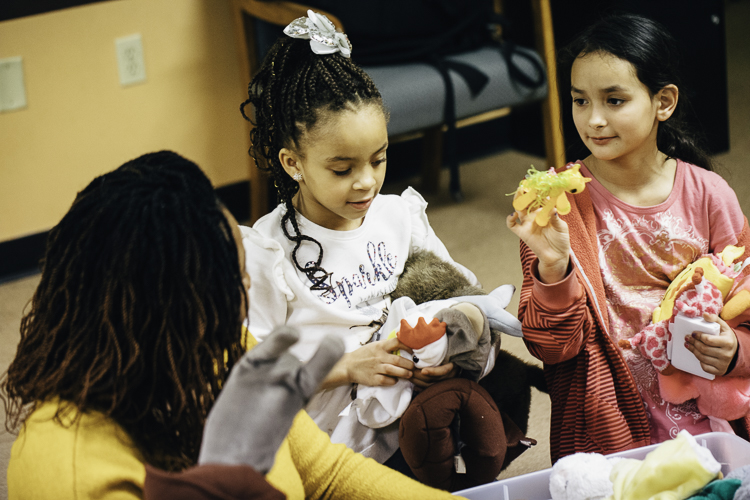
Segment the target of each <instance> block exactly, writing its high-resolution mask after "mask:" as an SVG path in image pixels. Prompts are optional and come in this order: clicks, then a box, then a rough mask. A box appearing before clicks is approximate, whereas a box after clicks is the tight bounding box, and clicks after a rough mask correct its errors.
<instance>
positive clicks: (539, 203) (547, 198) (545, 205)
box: [511, 163, 591, 226]
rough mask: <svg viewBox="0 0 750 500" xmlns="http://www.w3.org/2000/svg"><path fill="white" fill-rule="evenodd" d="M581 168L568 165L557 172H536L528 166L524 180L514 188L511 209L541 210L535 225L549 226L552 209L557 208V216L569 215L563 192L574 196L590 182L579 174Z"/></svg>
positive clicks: (550, 170) (552, 170)
mask: <svg viewBox="0 0 750 500" xmlns="http://www.w3.org/2000/svg"><path fill="white" fill-rule="evenodd" d="M580 168H581V165H580V164H578V163H576V164H574V165H568V166H566V167H565V168H564V169H562V170H561V171H559V172H558V171H556V170H555V169H554V168H550V169H549V170H546V171H541V172H540V171H539V170H537V169H535V168H534V167H531V168H530V169H529V170H528V173H527V174H526V177H525V178H524V180H522V181H521V182H520V184H519V185H518V189H516V191H515V193H511V194H515V196H516V197H515V199H514V200H513V208H514V209H515V210H519V211H520V210H525V209H527V210H528V211H529V212H531V211H534V210H536V209H538V208H540V207H541V210H540V211H539V213H537V215H536V217H535V218H534V220H535V221H536V223H537V224H538V225H539V226H546V225H547V224H548V223H549V219H550V216H551V215H552V209H553V208H557V212H558V213H559V214H560V215H565V214H567V213H569V212H570V202H569V201H568V198H567V196H566V194H565V193H571V194H576V193H580V192H581V191H583V190H584V189H586V183H587V182H590V181H591V179H589V178H588V177H584V176H582V175H581V172H580V171H579V170H580Z"/></svg>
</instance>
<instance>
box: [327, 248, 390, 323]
mask: <svg viewBox="0 0 750 500" xmlns="http://www.w3.org/2000/svg"><path fill="white" fill-rule="evenodd" d="M366 256H367V260H366V261H365V262H361V263H356V264H355V265H356V266H357V267H356V268H355V270H353V271H352V270H349V271H348V272H344V273H341V274H339V273H337V272H336V271H340V270H339V269H336V270H334V274H333V275H332V276H331V285H332V288H331V289H330V290H326V291H323V292H321V293H320V294H319V295H318V296H319V297H320V298H321V299H322V300H323V301H324V302H325V303H326V304H334V303H341V302H345V303H346V305H347V307H348V308H349V309H351V308H352V307H354V306H357V305H358V304H359V303H361V302H363V301H367V300H369V299H371V298H372V297H373V295H374V294H378V293H381V292H380V291H381V290H383V288H384V285H385V284H386V283H388V282H389V281H391V280H392V279H393V280H395V279H396V277H395V272H396V268H397V266H398V257H397V256H396V255H393V254H392V253H390V252H388V249H387V248H386V244H385V242H383V241H381V242H379V243H377V244H376V243H373V242H372V241H368V242H367V248H366ZM394 286H395V284H394ZM386 293H390V290H389V291H388V292H386Z"/></svg>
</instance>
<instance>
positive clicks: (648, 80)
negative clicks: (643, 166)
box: [559, 13, 713, 170]
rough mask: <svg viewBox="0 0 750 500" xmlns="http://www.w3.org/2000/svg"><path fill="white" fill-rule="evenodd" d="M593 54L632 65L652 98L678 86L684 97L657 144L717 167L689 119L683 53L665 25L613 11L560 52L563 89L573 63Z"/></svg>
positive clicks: (707, 166)
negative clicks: (681, 69)
mask: <svg viewBox="0 0 750 500" xmlns="http://www.w3.org/2000/svg"><path fill="white" fill-rule="evenodd" d="M594 52H604V53H609V54H612V55H614V56H615V57H618V58H620V59H622V60H624V61H628V62H629V63H630V64H632V65H633V68H635V72H636V76H637V77H638V79H639V80H640V81H641V82H642V83H643V84H644V85H645V86H646V87H647V88H648V90H649V92H650V94H651V95H652V96H653V95H656V94H657V93H658V92H659V91H660V90H661V89H663V88H664V87H666V86H667V85H670V84H673V85H676V86H677V88H678V89H680V97H679V101H678V104H677V107H676V108H675V111H674V113H673V114H672V116H671V117H670V118H669V119H667V120H666V121H663V122H661V123H660V124H659V130H658V132H657V136H656V145H657V147H658V148H659V150H660V151H662V152H663V153H665V154H667V155H668V156H669V157H672V158H679V159H681V160H683V161H686V162H688V163H692V164H694V165H697V166H699V167H702V168H704V169H706V170H713V164H712V161H711V158H710V157H709V156H708V154H707V153H706V151H705V149H704V146H703V144H704V139H703V137H702V136H701V135H699V134H698V133H697V132H696V131H695V130H692V129H691V127H690V126H689V125H688V123H687V121H686V115H687V113H688V112H692V108H691V106H690V103H689V101H688V98H687V92H685V91H684V89H683V87H682V83H681V80H680V77H679V51H678V49H677V43H676V42H675V39H674V38H673V37H672V35H670V34H669V32H668V31H667V30H666V28H664V26H662V25H661V24H659V23H657V22H656V21H653V20H651V19H648V18H646V17H642V16H638V15H635V14H627V13H619V14H610V15H608V16H606V17H604V18H602V19H600V20H599V21H597V22H595V23H594V24H592V25H591V26H589V27H588V28H586V29H585V30H584V31H583V32H582V33H581V34H580V35H578V37H576V38H575V39H574V40H573V41H572V42H571V43H570V44H568V45H567V46H566V47H565V48H564V49H563V50H562V51H561V52H560V56H559V59H560V81H561V89H563V91H564V92H567V90H568V89H570V72H571V69H572V67H573V62H574V61H575V60H576V59H577V58H578V57H582V56H584V55H586V54H592V53H594ZM568 99H570V97H569V96H568Z"/></svg>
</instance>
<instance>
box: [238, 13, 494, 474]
mask: <svg viewBox="0 0 750 500" xmlns="http://www.w3.org/2000/svg"><path fill="white" fill-rule="evenodd" d="M308 16H309V17H307V18H300V19H297V20H296V21H294V22H293V23H292V24H290V25H289V26H287V28H286V29H285V33H286V34H287V35H289V36H284V37H281V38H280V39H279V40H277V41H276V43H275V44H274V45H273V47H272V48H271V49H270V51H269V53H268V55H267V56H266V58H265V60H264V62H263V65H262V67H261V68H260V70H259V72H258V74H257V75H256V76H255V78H254V79H253V81H252V82H250V85H249V90H248V94H249V96H248V99H247V100H246V101H245V102H244V103H243V104H242V107H241V109H242V112H243V116H245V118H246V119H248V120H250V121H252V122H253V124H254V125H255V127H254V129H253V130H252V132H251V140H252V147H251V149H250V154H251V156H252V157H253V158H254V159H255V160H256V163H257V165H258V167H259V168H261V169H264V170H266V171H268V172H269V173H270V176H271V177H272V179H273V182H274V185H275V186H276V189H277V191H278V196H279V200H280V203H279V205H278V206H277V207H276V209H275V210H273V211H272V212H271V213H270V214H268V215H266V216H264V217H263V218H261V219H260V220H258V222H257V223H256V224H255V225H254V226H253V227H252V228H242V232H243V238H244V243H245V247H246V249H247V250H248V262H247V267H248V270H249V272H250V276H251V277H252V279H253V283H255V285H254V286H253V288H252V289H251V291H250V313H249V316H248V321H249V324H248V326H249V329H250V331H252V332H253V335H254V336H255V337H256V338H258V339H259V340H262V339H263V338H265V336H266V335H267V334H268V332H270V331H271V330H272V329H273V328H274V327H276V326H278V325H283V324H288V325H294V326H298V327H300V329H301V330H302V336H301V340H300V342H299V343H298V344H297V345H295V346H294V347H293V348H292V353H293V354H295V355H296V356H298V357H299V358H300V359H301V360H305V359H307V358H308V357H309V356H310V354H311V353H312V352H314V350H315V346H316V345H317V344H318V343H319V342H320V339H321V338H322V337H323V335H325V334H326V333H337V334H340V335H341V336H342V338H344V342H345V345H346V354H345V355H344V357H343V358H342V359H341V360H340V361H339V363H338V364H337V365H336V366H335V367H334V369H333V370H332V371H331V373H330V374H329V376H328V377H327V378H326V380H325V381H324V382H323V385H322V390H321V392H319V393H318V394H317V395H316V396H315V397H314V398H313V400H312V401H311V403H310V404H309V405H308V406H307V411H308V412H309V413H310V415H311V416H312V417H313V419H314V420H315V421H316V423H317V424H318V425H319V426H320V427H321V428H322V429H323V430H325V431H326V432H328V433H329V435H330V436H331V439H332V441H334V442H340V443H345V444H347V445H348V446H349V447H351V448H353V449H354V450H355V451H357V452H360V453H362V454H364V455H365V456H368V457H372V458H374V459H376V460H377V461H379V462H381V463H384V462H386V461H387V460H388V459H389V458H390V457H391V456H392V455H394V453H395V452H396V451H397V449H398V421H396V422H395V423H393V424H391V425H389V426H387V427H384V428H379V429H372V428H369V427H366V426H364V425H361V424H360V423H359V422H358V421H357V417H356V415H355V413H356V412H354V411H351V412H350V413H349V414H347V415H341V416H340V415H339V414H340V413H341V412H342V410H344V409H345V408H347V406H348V405H349V404H350V403H351V402H352V399H353V397H352V396H353V395H354V394H355V392H356V386H357V384H363V385H367V386H390V385H394V384H396V382H397V380H398V379H410V380H412V381H413V382H414V383H415V384H416V385H422V386H426V385H428V384H430V383H432V382H435V381H438V380H441V379H443V378H448V377H452V376H455V373H456V371H457V370H456V369H455V368H454V366H453V365H452V364H451V363H447V364H444V365H442V366H438V367H433V368H425V369H424V370H416V369H415V368H414V364H413V363H412V362H411V361H409V360H407V359H405V358H403V357H401V356H397V355H395V354H393V351H395V350H397V349H399V348H404V347H405V346H403V345H401V344H400V343H399V342H398V340H397V339H395V338H393V339H388V340H381V341H376V340H375V339H373V336H374V333H375V332H376V331H377V330H378V327H379V326H380V325H382V318H383V317H384V314H386V313H387V311H388V308H389V306H390V296H389V294H390V293H391V292H392V291H393V290H394V289H395V287H396V284H397V281H398V279H399V276H400V275H401V273H402V272H403V269H404V262H405V261H406V258H407V257H408V256H409V255H411V254H412V253H413V252H414V251H415V250H417V249H424V250H431V251H433V252H434V253H436V254H437V255H438V256H439V257H440V258H442V259H443V260H445V261H447V262H449V263H452V264H454V265H455V266H456V267H458V268H459V269H460V270H461V271H462V273H463V274H465V275H466V277H467V278H468V279H469V281H470V282H471V283H472V284H477V280H476V277H475V276H474V275H473V273H471V271H469V270H467V269H466V268H464V267H463V266H461V265H459V264H457V263H455V262H454V261H453V259H452V258H451V257H450V255H449V253H448V251H447V250H446V248H445V246H444V245H443V243H442V242H441V241H440V240H439V239H438V237H437V236H436V235H435V233H434V231H433V230H432V228H431V227H430V224H429V222H428V220H427V216H426V214H425V208H426V206H427V203H426V202H425V201H424V199H423V198H422V197H421V196H420V195H419V194H418V193H417V192H416V191H415V190H414V189H412V188H409V189H407V190H406V191H404V192H403V193H402V194H401V195H400V196H397V195H381V194H379V192H380V188H381V186H382V184H383V180H384V177H385V170H386V156H387V154H386V150H387V148H388V132H387V129H386V122H387V112H386V110H385V109H384V106H383V102H382V99H381V96H380V93H379V92H378V90H377V88H376V87H375V85H374V84H373V82H372V80H371V79H370V77H369V76H368V75H367V74H366V73H365V72H363V71H362V69H360V68H359V67H358V66H357V65H356V63H355V62H353V61H352V59H351V58H350V52H351V45H350V44H349V41H348V39H347V38H346V35H344V34H342V33H337V32H336V31H335V29H334V27H333V24H331V23H330V21H328V19H327V18H325V16H321V15H318V14H315V13H314V12H312V11H308ZM308 40H310V41H309V42H308ZM250 105H252V111H253V113H254V115H253V116H252V117H251V113H250V109H251V108H250ZM468 307H469V308H473V311H472V312H473V313H474V314H476V315H477V316H478V317H479V321H480V322H481V321H482V312H481V311H480V310H479V309H478V308H476V307H474V306H468ZM480 324H481V323H480ZM479 331H480V332H481V331H482V330H481V328H480V330H479ZM491 364H492V363H491V362H490V363H489V365H490V366H488V367H487V368H486V370H487V371H489V370H490V369H491V368H492V366H491Z"/></svg>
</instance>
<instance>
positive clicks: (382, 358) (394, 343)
mask: <svg viewBox="0 0 750 500" xmlns="http://www.w3.org/2000/svg"><path fill="white" fill-rule="evenodd" d="M404 348H406V346H405V345H404V344H402V343H401V342H400V341H399V340H398V339H397V338H392V339H387V340H380V341H378V342H372V343H370V344H367V345H364V346H362V347H360V348H359V349H357V350H356V351H354V352H350V353H347V354H345V355H344V357H343V358H342V360H341V363H342V364H343V365H344V367H345V369H346V374H347V376H346V379H347V383H353V384H362V385H369V386H371V387H377V386H381V385H394V384H395V383H396V382H397V379H399V378H411V377H412V375H413V371H412V370H414V363H412V362H411V361H409V360H408V359H406V358H403V357H401V356H398V355H396V354H393V351H396V350H398V349H404Z"/></svg>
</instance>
